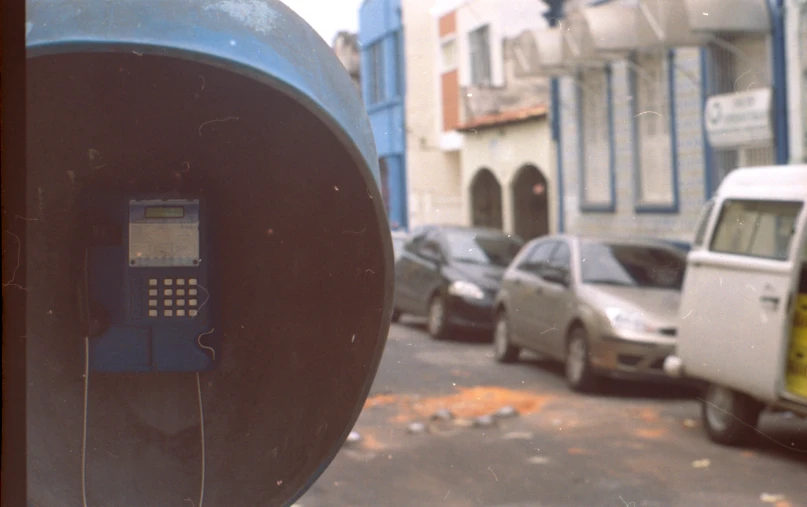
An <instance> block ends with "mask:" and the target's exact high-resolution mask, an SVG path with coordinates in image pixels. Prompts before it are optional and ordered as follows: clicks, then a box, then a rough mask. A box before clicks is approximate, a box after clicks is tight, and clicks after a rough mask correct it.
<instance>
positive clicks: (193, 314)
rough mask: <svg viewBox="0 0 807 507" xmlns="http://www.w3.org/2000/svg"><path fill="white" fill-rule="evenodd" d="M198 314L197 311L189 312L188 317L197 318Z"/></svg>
mask: <svg viewBox="0 0 807 507" xmlns="http://www.w3.org/2000/svg"><path fill="white" fill-rule="evenodd" d="M197 313H198V312H197V311H196V310H188V315H190V316H191V317H196V314H197Z"/></svg>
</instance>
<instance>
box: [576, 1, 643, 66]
mask: <svg viewBox="0 0 807 507" xmlns="http://www.w3.org/2000/svg"><path fill="white" fill-rule="evenodd" d="M581 10H582V13H583V16H585V19H586V21H587V23H588V29H589V32H590V35H591V42H592V44H593V45H594V49H595V50H596V51H598V52H600V53H603V54H605V55H608V54H611V53H612V54H615V55H618V54H619V53H627V52H630V51H633V50H635V49H636V48H638V47H639V39H638V37H637V34H636V20H637V19H638V14H639V12H638V10H637V8H636V7H635V6H632V5H625V4H622V3H616V2H612V3H607V4H602V5H598V6H596V7H583V8H582V9H581Z"/></svg>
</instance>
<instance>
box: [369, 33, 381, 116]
mask: <svg viewBox="0 0 807 507" xmlns="http://www.w3.org/2000/svg"><path fill="white" fill-rule="evenodd" d="M367 56H368V57H367V63H368V64H369V68H368V69H367V76H368V78H369V85H370V90H369V103H370V104H377V103H379V102H381V101H382V100H384V98H385V96H386V93H385V91H384V86H385V80H384V71H385V69H384V41H383V40H381V41H378V42H375V43H373V44H372V45H371V46H370V47H369V48H368V50H367Z"/></svg>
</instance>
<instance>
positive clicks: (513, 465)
mask: <svg viewBox="0 0 807 507" xmlns="http://www.w3.org/2000/svg"><path fill="white" fill-rule="evenodd" d="M490 348H491V347H490V344H489V343H486V342H485V341H484V339H480V338H479V337H468V336H463V337H458V338H455V339H453V340H449V341H444V342H436V341H434V340H432V339H430V338H429V336H428V335H427V334H426V332H425V330H424V326H423V323H422V322H421V321H417V320H407V319H406V318H404V320H403V321H402V323H401V324H396V325H393V327H392V329H391V331H390V335H389V340H388V345H387V350H386V353H385V356H384V358H383V360H382V364H381V367H380V369H379V372H378V376H377V377H376V381H375V383H374V385H373V390H372V393H371V396H370V398H369V399H368V403H367V404H366V405H365V408H364V411H363V412H362V414H361V416H360V418H359V420H358V422H357V424H356V426H355V428H354V429H355V431H357V432H358V433H359V434H360V435H361V439H360V440H358V441H352V442H348V443H346V444H345V446H344V447H343V449H342V450H341V451H340V453H339V455H338V456H337V457H336V459H335V460H334V462H333V463H332V464H331V465H330V467H329V468H328V469H327V470H326V471H325V473H324V474H323V475H322V476H321V477H320V479H319V480H318V481H317V482H316V483H315V484H314V485H313V486H312V488H311V489H310V490H309V491H308V492H307V493H306V494H305V495H304V496H303V497H302V498H301V499H300V500H299V501H298V502H297V504H296V506H297V507H326V506H327V507H333V506H355V507H365V506H367V507H369V506H389V507H394V506H445V507H466V506H467V507H470V506H493V507H516V506H519V507H522V506H523V507H526V506H531V507H532V506H535V507H556V506H580V507H598V506H603V507H668V506H669V507H679V506H680V507H683V506H687V507H691V506H715V507H720V506H726V507H740V506H755V505H763V506H764V505H774V506H777V507H796V506H799V507H801V506H805V507H807V422H805V421H803V420H800V419H797V418H792V417H787V414H785V415H766V416H764V417H763V420H762V423H761V425H760V435H759V438H758V439H757V441H756V442H754V443H753V444H752V445H750V446H748V447H745V448H726V447H721V446H718V445H715V444H713V443H711V442H710V441H709V440H707V438H706V436H705V434H704V432H703V429H702V428H701V426H700V418H699V404H698V401H697V399H696V398H697V396H698V393H696V392H693V391H691V390H686V389H680V388H675V387H670V386H648V385H639V384H633V383H626V382H617V381H609V382H607V383H606V384H605V385H604V386H603V389H602V392H601V393H599V394H597V395H579V394H575V393H572V392H570V391H569V390H568V389H567V388H566V386H565V385H564V383H563V378H562V375H561V369H560V367H559V366H557V365H554V364H552V363H550V362H548V361H545V360H542V359H541V358H539V357H537V356H530V355H526V354H525V355H522V360H521V361H520V362H519V363H517V364H514V365H500V364H497V363H496V362H495V361H494V360H493V358H492V353H491V350H490ZM502 408H504V409H505V410H504V411H503V412H502V413H501V417H495V418H485V417H482V418H481V419H480V418H479V416H484V415H486V414H491V413H494V412H496V411H499V410H501V409H502ZM508 408H514V409H516V410H517V411H518V415H515V416H513V414H512V413H508V411H507V409H508ZM444 409H448V410H450V411H451V413H452V414H451V418H450V419H449V417H448V414H447V413H446V412H445V411H444ZM435 413H436V414H437V415H438V416H440V417H442V418H439V417H438V418H437V419H436V420H432V419H431V417H430V416H432V415H433V414H435ZM444 419H445V420H444Z"/></svg>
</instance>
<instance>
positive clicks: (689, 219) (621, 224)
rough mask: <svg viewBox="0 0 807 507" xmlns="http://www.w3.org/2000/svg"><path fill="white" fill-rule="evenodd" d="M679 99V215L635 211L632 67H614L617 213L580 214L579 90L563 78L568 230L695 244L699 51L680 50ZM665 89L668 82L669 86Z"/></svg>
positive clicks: (700, 170) (699, 179)
mask: <svg viewBox="0 0 807 507" xmlns="http://www.w3.org/2000/svg"><path fill="white" fill-rule="evenodd" d="M675 60H676V69H674V71H675V83H676V86H675V91H674V93H675V101H676V126H677V130H678V132H677V134H678V143H677V149H678V186H679V188H678V190H679V206H678V208H679V209H678V212H677V213H674V212H664V213H645V212H641V213H640V212H637V211H636V210H635V209H634V208H635V189H634V181H635V173H634V160H633V157H634V156H635V155H636V154H635V153H634V151H633V119H634V118H633V116H634V113H633V110H632V107H631V101H632V97H631V90H630V85H629V76H630V71H629V66H628V64H627V63H625V62H624V61H623V62H615V63H614V65H613V77H612V86H613V108H614V122H613V123H614V124H613V128H614V150H615V168H614V171H615V181H614V183H615V188H616V192H615V194H616V206H615V210H614V211H613V212H601V211H598V212H583V211H581V210H580V204H581V202H580V195H579V194H580V165H579V143H578V132H577V125H578V124H577V89H576V84H575V82H574V80H573V78H571V77H564V78H561V80H560V83H561V84H560V87H561V107H560V114H561V141H562V148H561V149H562V150H563V177H564V182H563V184H564V185H563V186H564V209H565V212H566V230H567V231H568V232H571V233H581V234H610V235H616V236H653V237H660V238H668V239H678V240H687V241H688V240H691V236H692V234H693V231H694V226H695V222H696V221H697V218H698V215H699V213H700V210H701V207H702V205H703V203H704V201H705V195H704V181H705V175H704V158H703V134H702V130H701V124H702V115H701V100H702V99H701V93H700V83H699V79H700V50H699V49H696V48H683V49H682V48H679V49H677V50H676V59H675ZM665 86H666V83H665Z"/></svg>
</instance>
